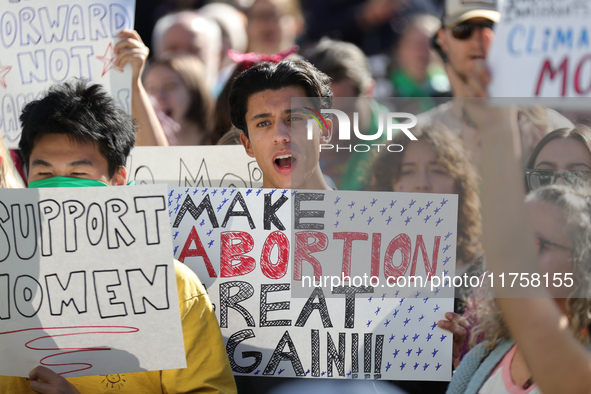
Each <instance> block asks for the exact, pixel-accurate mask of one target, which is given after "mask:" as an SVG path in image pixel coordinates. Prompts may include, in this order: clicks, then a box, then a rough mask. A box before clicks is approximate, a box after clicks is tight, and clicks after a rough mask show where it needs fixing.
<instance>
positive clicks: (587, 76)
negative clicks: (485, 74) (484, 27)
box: [487, 0, 591, 106]
mask: <svg viewBox="0 0 591 394" xmlns="http://www.w3.org/2000/svg"><path fill="white" fill-rule="evenodd" d="M500 10H501V21H500V22H499V23H498V25H497V26H496V27H495V40H494V42H493V45H492V48H491V50H490V53H489V54H488V56H487V59H488V62H489V65H490V68H491V73H492V78H493V79H492V83H491V86H490V89H489V91H490V94H491V96H493V97H524V98H538V97H560V98H562V97H589V96H591V26H589V18H590V17H591V1H589V0H583V1H580V0H566V1H560V2H556V1H551V0H543V1H529V0H514V1H504V2H502V3H501V4H500ZM530 101H534V100H530ZM561 102H562V101H561V100H557V101H555V102H553V104H555V105H560V103H561ZM520 103H523V100H522V101H520ZM545 103H547V101H546V102H545ZM580 104H581V105H585V106H588V105H589V102H587V101H585V102H583V103H580ZM570 105H571V106H572V105H573V103H572V102H571V104H570Z"/></svg>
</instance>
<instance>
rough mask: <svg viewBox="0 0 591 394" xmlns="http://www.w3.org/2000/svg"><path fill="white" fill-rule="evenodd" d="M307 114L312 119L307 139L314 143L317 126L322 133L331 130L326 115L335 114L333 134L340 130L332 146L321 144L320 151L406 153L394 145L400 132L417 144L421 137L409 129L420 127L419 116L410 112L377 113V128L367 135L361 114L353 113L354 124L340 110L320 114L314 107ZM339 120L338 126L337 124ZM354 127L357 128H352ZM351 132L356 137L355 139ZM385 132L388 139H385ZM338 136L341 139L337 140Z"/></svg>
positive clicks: (325, 111) (333, 139)
mask: <svg viewBox="0 0 591 394" xmlns="http://www.w3.org/2000/svg"><path fill="white" fill-rule="evenodd" d="M303 109H304V112H305V113H306V114H307V115H309V116H310V117H311V119H308V122H307V124H306V130H307V138H308V140H311V139H312V138H313V136H314V124H315V123H316V124H318V126H319V127H320V130H328V129H329V126H328V124H327V122H326V120H325V117H324V116H323V115H325V114H331V115H335V116H334V117H332V122H333V129H332V130H333V133H334V132H335V130H338V133H337V134H333V138H332V141H331V142H333V143H332V144H320V152H322V151H323V150H331V149H335V150H336V151H337V152H339V151H347V152H369V151H370V150H372V149H376V150H377V151H378V152H379V151H380V150H381V149H387V150H388V152H402V150H403V147H402V145H400V144H391V143H390V142H391V141H392V138H393V136H394V135H396V134H397V133H398V132H400V131H402V132H403V133H404V134H406V136H407V137H408V138H410V139H411V140H413V141H416V140H417V138H416V137H415V136H414V135H413V134H412V132H411V131H410V130H409V129H411V128H413V127H414V126H416V124H417V117H416V116H414V115H413V114H410V113H406V112H378V113H376V114H374V117H375V118H376V119H375V123H376V124H375V126H376V127H371V125H370V128H369V130H367V131H365V132H363V131H360V130H362V129H363V127H361V128H360V121H359V118H360V116H359V113H358V112H354V113H353V122H351V121H350V119H349V115H348V114H347V113H346V112H344V111H341V110H338V109H325V108H322V109H321V110H320V113H319V112H318V111H315V110H314V109H312V108H309V107H304V108H303ZM335 119H336V120H338V125H337V124H336V122H335ZM351 126H353V127H351ZM351 130H352V131H353V134H354V137H353V139H352V137H351ZM384 131H385V136H384ZM335 137H337V138H335ZM352 140H353V141H359V140H361V141H367V143H360V144H352V143H351V141H352Z"/></svg>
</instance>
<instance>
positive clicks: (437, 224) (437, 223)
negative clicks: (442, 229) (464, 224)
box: [435, 218, 443, 227]
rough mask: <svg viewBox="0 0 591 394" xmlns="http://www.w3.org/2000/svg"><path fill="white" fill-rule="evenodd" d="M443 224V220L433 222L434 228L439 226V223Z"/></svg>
mask: <svg viewBox="0 0 591 394" xmlns="http://www.w3.org/2000/svg"><path fill="white" fill-rule="evenodd" d="M441 222H443V219H441V218H439V219H437V222H435V227H437V226H439V223H441Z"/></svg>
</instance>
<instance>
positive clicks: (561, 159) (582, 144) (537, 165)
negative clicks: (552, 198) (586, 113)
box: [525, 125, 591, 190]
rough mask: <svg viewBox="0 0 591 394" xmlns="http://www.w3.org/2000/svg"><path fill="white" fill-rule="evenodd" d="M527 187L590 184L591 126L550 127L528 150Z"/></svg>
mask: <svg viewBox="0 0 591 394" xmlns="http://www.w3.org/2000/svg"><path fill="white" fill-rule="evenodd" d="M525 183H526V188H527V189H528V190H535V189H538V188H540V187H543V186H549V185H553V184H555V183H557V184H563V183H564V184H567V185H580V184H591V128H589V127H588V126H585V125H577V126H576V127H574V128H562V129H558V130H554V131H553V132H551V133H549V134H548V135H546V136H545V137H544V138H543V139H542V140H540V142H539V143H538V145H537V146H536V147H535V149H534V151H533V152H532V154H531V156H530V158H529V160H528V161H527V164H526V170H525Z"/></svg>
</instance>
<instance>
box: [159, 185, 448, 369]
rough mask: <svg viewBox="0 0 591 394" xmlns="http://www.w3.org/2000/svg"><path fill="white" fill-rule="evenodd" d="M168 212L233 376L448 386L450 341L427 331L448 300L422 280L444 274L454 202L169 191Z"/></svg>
mask: <svg viewBox="0 0 591 394" xmlns="http://www.w3.org/2000/svg"><path fill="white" fill-rule="evenodd" d="M168 209H169V213H170V214H171V226H172V232H173V245H174V255H175V257H176V258H178V259H179V260H181V261H182V262H184V263H185V264H187V265H188V266H189V267H190V268H191V269H193V270H194V271H195V272H197V274H198V276H199V278H200V279H201V281H202V282H204V284H205V285H206V287H207V289H208V294H209V296H210V297H211V299H212V302H213V303H214V305H215V308H216V314H217V317H218V319H219V322H220V326H221V330H222V334H223V336H224V338H225V341H226V350H227V351H228V356H229V358H230V364H231V366H232V369H233V371H234V373H236V374H241V375H252V376H275V377H294V376H295V377H308V378H312V377H324V378H357V379H393V380H449V379H450V377H451V360H452V356H451V350H452V347H451V343H452V342H451V341H452V335H451V334H450V333H449V332H447V331H443V330H441V329H439V328H438V327H437V325H436V322H437V321H438V320H440V319H442V318H444V313H445V312H447V311H452V310H453V298H443V297H442V295H443V294H444V292H443V290H444V289H443V286H442V285H441V284H439V285H435V284H434V283H433V280H432V279H434V278H435V276H438V277H440V276H441V275H443V274H445V275H450V276H453V275H454V272H455V244H456V231H457V221H456V218H457V196H453V195H438V194H413V193H373V194H368V193H362V192H337V191H295V190H274V189H220V188H213V189H212V188H174V189H170V190H169V193H168ZM342 276H349V277H350V278H351V282H350V283H348V284H346V283H344V282H341V283H336V279H340V278H342ZM371 276H373V278H370V277H371ZM411 276H414V277H415V278H414V281H413V280H411ZM388 277H392V278H404V279H405V280H406V281H405V282H406V283H405V284H403V283H402V281H398V287H390V286H389V285H388V282H387V278H388ZM323 278H328V281H327V285H326V286H317V285H318V281H322V280H323ZM427 278H429V279H430V280H425V281H424V283H423V284H422V285H420V286H418V285H417V286H415V284H418V282H420V281H421V280H422V279H427ZM333 281H334V282H333ZM392 283H395V282H390V284H392ZM447 290H450V289H447ZM450 294H452V295H451V296H450V297H453V292H451V293H450Z"/></svg>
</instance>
